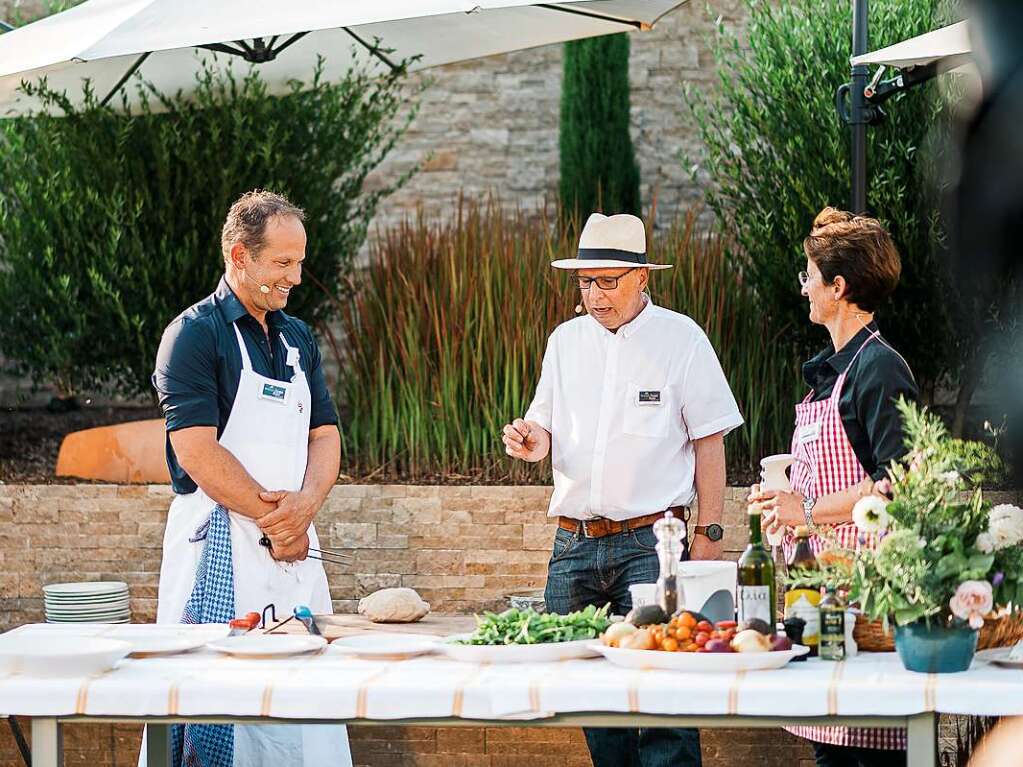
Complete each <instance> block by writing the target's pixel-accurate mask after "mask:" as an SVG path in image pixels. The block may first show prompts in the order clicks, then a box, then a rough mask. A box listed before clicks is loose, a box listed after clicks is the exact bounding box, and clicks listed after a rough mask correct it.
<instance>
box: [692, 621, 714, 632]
mask: <svg viewBox="0 0 1023 767" xmlns="http://www.w3.org/2000/svg"><path fill="white" fill-rule="evenodd" d="M696 630H697V631H706V632H707V633H708V634H709V633H710V632H711V631H713V630H714V627H713V626H712V625H710V621H700V622H699V623H697V624H696Z"/></svg>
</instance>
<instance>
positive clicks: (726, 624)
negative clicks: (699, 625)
mask: <svg viewBox="0 0 1023 767" xmlns="http://www.w3.org/2000/svg"><path fill="white" fill-rule="evenodd" d="M714 625H715V626H717V627H718V628H719V629H734V628H736V627H737V626H738V625H739V624H738V623H736V622H735V621H718V622H717V623H715V624H714Z"/></svg>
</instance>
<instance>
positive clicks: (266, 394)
mask: <svg viewBox="0 0 1023 767" xmlns="http://www.w3.org/2000/svg"><path fill="white" fill-rule="evenodd" d="M287 394H288V390H287V389H285V388H284V387H283V386H274V385H273V384H269V383H264V384H263V390H262V391H261V392H260V393H259V396H260V398H261V399H268V400H273V401H275V402H284V400H285V398H286V397H287Z"/></svg>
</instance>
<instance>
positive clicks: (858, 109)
mask: <svg viewBox="0 0 1023 767" xmlns="http://www.w3.org/2000/svg"><path fill="white" fill-rule="evenodd" d="M867 3H868V0H852V7H853V25H852V55H853V56H859V55H861V54H864V53H866V52H867V45H868V39H869V36H868V34H867ZM868 77H869V72H868V71H867V65H866V64H860V65H858V66H855V67H853V68H852V92H851V94H850V96H851V98H852V110H851V111H852V114H851V115H850V116H851V119H850V120H849V129H850V137H851V140H852V155H851V162H850V165H851V168H852V195H851V198H850V202H849V205H850V208H851V210H852V212H853V213H866V212H867V123H868V122H869V121H870V116H871V114H872V111H873V110H872V109H871V106H870V105H869V104H868V103H867V97H866V95H865V94H864V92H863V91H864V89H865V88H866V87H867V80H868Z"/></svg>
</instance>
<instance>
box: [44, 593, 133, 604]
mask: <svg viewBox="0 0 1023 767" xmlns="http://www.w3.org/2000/svg"><path fill="white" fill-rule="evenodd" d="M128 599H129V596H128V594H127V592H125V593H124V594H103V595H102V596H98V597H51V596H47V597H46V598H45V600H44V601H45V602H46V604H48V605H94V604H107V603H109V602H127V601H128Z"/></svg>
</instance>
